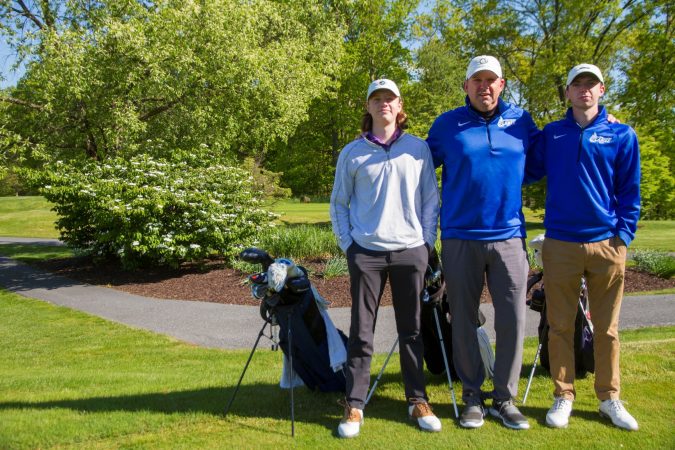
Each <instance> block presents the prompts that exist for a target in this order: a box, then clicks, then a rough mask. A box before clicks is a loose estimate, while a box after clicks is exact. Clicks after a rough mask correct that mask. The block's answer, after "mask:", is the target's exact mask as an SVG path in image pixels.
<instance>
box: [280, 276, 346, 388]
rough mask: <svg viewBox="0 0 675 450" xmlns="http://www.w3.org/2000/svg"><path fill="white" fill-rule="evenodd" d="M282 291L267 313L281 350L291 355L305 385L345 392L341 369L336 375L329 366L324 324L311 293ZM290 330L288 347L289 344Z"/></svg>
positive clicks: (341, 337) (343, 341)
mask: <svg viewBox="0 0 675 450" xmlns="http://www.w3.org/2000/svg"><path fill="white" fill-rule="evenodd" d="M284 291H289V292H284ZM284 291H282V292H281V293H280V296H281V297H282V298H283V300H282V301H280V302H279V303H278V304H277V305H276V306H274V307H273V310H271V311H270V313H271V314H274V315H275V316H276V320H277V323H278V324H279V328H280V332H279V346H280V347H281V350H282V351H283V352H284V354H285V355H286V356H287V357H288V355H290V352H293V359H292V361H293V367H292V368H293V370H294V371H295V373H296V374H297V375H298V376H299V377H300V378H301V379H302V381H303V383H304V384H305V386H307V387H308V388H310V389H312V390H319V391H322V392H344V391H345V376H344V373H343V372H342V370H338V371H337V372H336V371H334V370H333V368H332V367H331V361H330V355H329V351H328V336H327V333H326V324H325V322H324V317H323V315H322V314H321V312H320V311H319V308H318V307H317V303H316V299H315V298H314V294H313V292H312V290H311V289H309V290H307V291H305V292H304V293H302V294H300V295H297V294H294V293H292V292H290V290H289V289H288V288H287V289H285V290H284ZM284 297H285V298H284ZM289 328H290V330H291V335H292V344H291V346H289V341H288V330H289ZM337 332H338V334H339V336H340V339H341V341H342V345H346V343H347V337H346V336H345V335H344V333H343V332H342V331H340V330H337Z"/></svg>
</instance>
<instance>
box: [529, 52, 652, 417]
mask: <svg viewBox="0 0 675 450" xmlns="http://www.w3.org/2000/svg"><path fill="white" fill-rule="evenodd" d="M565 92H566V96H567V99H568V100H569V101H570V103H571V105H572V107H571V108H570V109H569V110H568V111H567V116H566V117H565V119H563V120H560V121H557V122H553V123H550V124H548V125H547V126H546V127H544V130H543V140H542V143H541V145H540V146H538V147H537V151H536V152H534V153H533V154H532V155H528V161H527V172H528V178H530V177H531V178H534V179H536V178H541V177H542V176H544V175H546V176H547V185H546V186H547V189H546V217H545V220H544V226H545V227H546V239H545V240H544V245H543V250H542V258H543V263H544V271H545V274H546V302H547V309H546V312H547V316H546V317H547V320H548V322H549V325H550V330H549V335H548V336H549V341H548V342H549V344H548V345H549V355H550V365H551V376H552V378H553V383H554V386H555V389H554V396H555V400H554V403H553V406H552V407H551V409H550V410H549V411H548V414H547V415H546V423H547V424H548V425H549V426H551V427H556V428H563V427H566V426H567V425H568V422H569V417H570V414H571V412H572V402H573V401H574V398H575V394H576V392H575V390H574V373H575V368H574V320H575V317H576V311H577V302H578V300H579V288H580V280H581V277H582V276H583V277H585V278H586V284H587V288H588V300H589V307H590V312H591V320H592V322H593V326H594V342H593V345H594V356H595V393H596V395H597V397H598V399H599V400H600V407H599V408H600V414H601V415H602V416H605V417H608V418H610V419H611V421H612V423H613V424H614V425H616V426H618V427H620V428H624V429H627V430H637V429H638V424H637V421H636V420H635V419H634V418H633V417H632V416H631V415H630V414H629V413H628V411H626V409H625V408H624V406H623V404H622V403H621V401H620V400H619V394H620V382H619V333H618V326H619V310H620V309H621V299H622V296H623V284H624V270H625V260H626V247H627V246H628V245H629V244H630V243H631V241H632V240H633V238H634V236H635V230H636V228H637V221H638V217H639V215H640V152H639V148H638V141H637V136H636V135H635V131H633V129H632V128H631V127H629V126H627V125H623V124H618V123H609V122H608V121H607V111H606V110H605V108H604V107H603V106H601V105H600V104H599V101H600V98H601V97H602V95H603V94H604V92H605V86H604V79H603V77H602V73H601V72H600V69H598V68H597V67H596V66H594V65H592V64H580V65H578V66H576V67H574V68H573V69H572V70H571V71H570V72H569V74H568V77H567V88H566V91H565Z"/></svg>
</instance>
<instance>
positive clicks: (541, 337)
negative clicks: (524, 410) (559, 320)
mask: <svg viewBox="0 0 675 450" xmlns="http://www.w3.org/2000/svg"><path fill="white" fill-rule="evenodd" d="M541 313H542V314H544V317H546V305H545V304H544V308H543V310H542V311H541ZM547 334H548V321H546V322H545V323H544V326H543V327H542V329H541V334H540V335H539V345H537V353H535V355H534V361H533V362H532V370H530V376H529V377H528V379H527V387H526V388H525V394H523V405H524V404H525V403H526V402H527V394H529V393H530V386H531V385H532V378H534V371H535V370H536V369H537V362H538V361H539V356H540V355H541V347H542V345H543V342H544V338H545V337H546V335H547Z"/></svg>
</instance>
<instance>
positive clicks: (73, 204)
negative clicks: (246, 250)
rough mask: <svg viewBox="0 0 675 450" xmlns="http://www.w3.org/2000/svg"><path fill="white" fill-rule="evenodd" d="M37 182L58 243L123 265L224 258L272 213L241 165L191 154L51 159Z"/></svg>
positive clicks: (270, 218) (247, 240) (268, 221)
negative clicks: (76, 161) (77, 162)
mask: <svg viewBox="0 0 675 450" xmlns="http://www.w3.org/2000/svg"><path fill="white" fill-rule="evenodd" d="M41 184H42V187H41V193H42V194H43V195H44V196H45V197H46V198H47V200H49V201H50V202H52V203H54V204H55V205H56V206H55V207H54V210H55V211H56V212H57V214H58V216H59V218H58V220H57V227H58V228H59V231H60V233H61V239H62V240H63V241H65V242H66V243H67V244H68V245H70V246H71V247H73V248H77V249H83V250H85V251H87V252H88V253H91V254H93V255H94V256H101V257H107V256H114V257H117V258H119V259H120V260H121V262H122V264H123V265H124V266H125V267H127V268H135V267H141V266H148V265H152V264H157V265H171V266H177V265H179V264H180V263H181V262H184V261H194V260H200V259H204V258H207V257H209V256H212V255H214V254H218V255H220V256H224V257H226V258H229V257H231V256H233V255H234V254H235V253H237V252H238V251H239V250H240V249H241V247H242V246H244V245H247V244H249V243H251V242H252V241H253V240H254V239H255V238H256V236H258V235H260V234H261V233H262V232H263V231H264V230H266V229H267V228H269V227H271V226H273V223H272V221H273V219H274V218H275V217H276V215H274V214H273V213H271V212H268V211H266V210H264V209H263V208H261V201H262V199H261V198H259V194H258V193H257V192H256V191H255V189H254V187H253V184H252V178H251V176H250V174H249V173H248V172H247V171H245V170H242V169H239V168H236V167H230V166H226V165H221V164H217V163H214V164H212V165H209V166H205V165H204V164H200V163H198V162H196V160H195V159H193V160H192V161H189V160H183V161H166V160H160V159H153V158H152V157H150V156H137V157H133V158H130V159H122V158H117V159H112V160H109V161H106V162H89V163H86V164H84V165H82V166H79V167H77V166H73V165H71V164H65V163H62V162H58V163H56V165H55V166H54V167H51V168H49V170H47V171H45V172H44V175H43V177H42V179H41Z"/></svg>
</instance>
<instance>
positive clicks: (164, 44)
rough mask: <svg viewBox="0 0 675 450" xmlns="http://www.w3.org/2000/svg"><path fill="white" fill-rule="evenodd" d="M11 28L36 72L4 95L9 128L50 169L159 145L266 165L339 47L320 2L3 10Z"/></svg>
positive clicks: (167, 2) (116, 1) (175, 0)
mask: <svg viewBox="0 0 675 450" xmlns="http://www.w3.org/2000/svg"><path fill="white" fill-rule="evenodd" d="M0 19H1V21H2V24H3V28H2V31H3V32H4V34H5V35H6V36H9V37H10V38H11V39H12V40H11V41H10V42H13V43H14V45H15V46H16V48H17V49H19V50H20V51H22V52H24V53H25V55H26V61H27V67H26V75H25V76H24V77H23V79H22V80H21V81H20V82H19V84H18V86H17V87H16V89H13V90H11V91H9V92H4V93H2V95H1V96H0V100H2V101H3V102H4V103H6V104H7V105H8V107H7V108H6V110H5V111H6V114H5V116H4V122H5V123H7V124H8V125H7V126H8V128H9V129H10V131H12V132H14V133H17V134H19V135H20V136H22V137H23V138H24V139H26V140H29V141H30V142H31V143H32V144H33V147H32V152H31V153H30V155H29V156H30V157H33V158H36V159H47V160H58V159H66V160H69V159H82V158H91V159H95V160H100V161H102V160H105V159H106V158H109V157H112V156H123V157H124V156H129V155H134V154H140V153H145V152H147V147H148V145H147V143H148V141H152V147H153V149H155V151H157V152H160V154H162V153H163V154H169V153H172V152H174V151H175V150H176V149H190V148H194V147H196V146H199V145H201V144H206V145H208V146H209V148H211V149H212V150H213V152H214V154H220V155H226V156H228V157H229V158H231V159H232V160H234V159H239V158H242V157H244V156H246V155H255V156H258V155H260V154H264V153H265V152H266V151H267V149H268V147H269V146H270V144H271V143H273V142H274V141H275V140H277V139H284V138H285V137H287V136H288V135H290V134H291V133H292V132H293V131H294V130H295V128H296V127H297V125H298V123H300V122H301V121H302V120H304V119H305V118H306V117H307V106H308V105H309V103H310V102H311V101H312V100H313V99H314V98H316V97H317V96H319V95H320V94H321V93H322V92H323V91H324V90H325V88H326V86H327V85H328V83H329V81H330V77H331V74H332V72H334V71H335V68H336V61H335V60H334V55H335V54H336V52H337V49H338V46H339V44H340V41H339V39H340V35H339V34H338V32H337V29H336V26H335V25H334V24H333V21H332V20H331V17H330V16H329V15H328V14H327V12H326V11H325V10H324V8H322V6H321V5H320V4H318V3H317V2H314V1H309V0H307V1H304V0H301V1H294V2H286V1H272V0H253V1H248V2H240V1H236V0H211V1H208V2H201V1H191V0H188V1H183V0H180V1H179V0H160V1H157V2H138V1H129V0H102V1H97V2H66V3H56V2H48V1H43V2H34V3H27V2H23V1H14V2H10V1H4V2H3V3H2V4H1V5H0ZM22 33H23V35H24V36H26V38H25V39H23V40H21V39H19V36H20V35H22ZM38 147H39V148H41V149H44V152H42V153H37V151H36V149H37V148H38Z"/></svg>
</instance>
